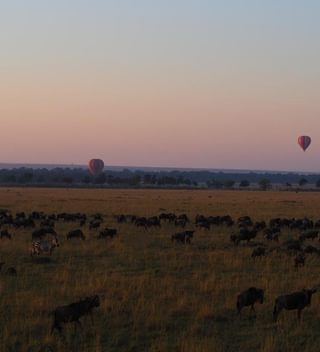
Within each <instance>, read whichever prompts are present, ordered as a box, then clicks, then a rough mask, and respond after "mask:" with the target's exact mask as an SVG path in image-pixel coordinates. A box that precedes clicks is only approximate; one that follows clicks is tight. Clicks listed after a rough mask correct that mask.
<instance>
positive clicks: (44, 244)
mask: <svg viewBox="0 0 320 352" xmlns="http://www.w3.org/2000/svg"><path fill="white" fill-rule="evenodd" d="M56 247H59V241H58V238H57V237H54V238H52V239H51V240H47V239H45V240H39V241H33V242H32V245H31V249H30V255H31V257H33V256H34V255H40V254H46V255H52V252H53V250H54V249H55V248H56Z"/></svg>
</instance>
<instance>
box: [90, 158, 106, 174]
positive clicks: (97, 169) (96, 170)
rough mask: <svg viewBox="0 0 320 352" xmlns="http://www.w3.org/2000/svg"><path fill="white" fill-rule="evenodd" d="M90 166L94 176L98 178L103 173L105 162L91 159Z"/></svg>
mask: <svg viewBox="0 0 320 352" xmlns="http://www.w3.org/2000/svg"><path fill="white" fill-rule="evenodd" d="M88 166H89V170H90V172H91V173H92V175H94V176H96V175H99V174H100V173H101V172H102V171H103V168H104V162H103V160H101V159H91V160H90V161H89V165H88Z"/></svg>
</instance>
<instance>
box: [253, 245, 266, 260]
mask: <svg viewBox="0 0 320 352" xmlns="http://www.w3.org/2000/svg"><path fill="white" fill-rule="evenodd" d="M265 255H266V249H265V248H264V247H258V248H255V249H254V250H253V252H252V254H251V257H252V258H254V259H255V258H257V257H262V256H265Z"/></svg>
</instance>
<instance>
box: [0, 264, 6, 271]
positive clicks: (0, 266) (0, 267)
mask: <svg viewBox="0 0 320 352" xmlns="http://www.w3.org/2000/svg"><path fill="white" fill-rule="evenodd" d="M4 264H5V262H0V272H1V270H2V267H3V266H4Z"/></svg>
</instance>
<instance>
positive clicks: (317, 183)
mask: <svg viewBox="0 0 320 352" xmlns="http://www.w3.org/2000/svg"><path fill="white" fill-rule="evenodd" d="M316 187H320V179H319V180H318V181H317V182H316Z"/></svg>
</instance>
